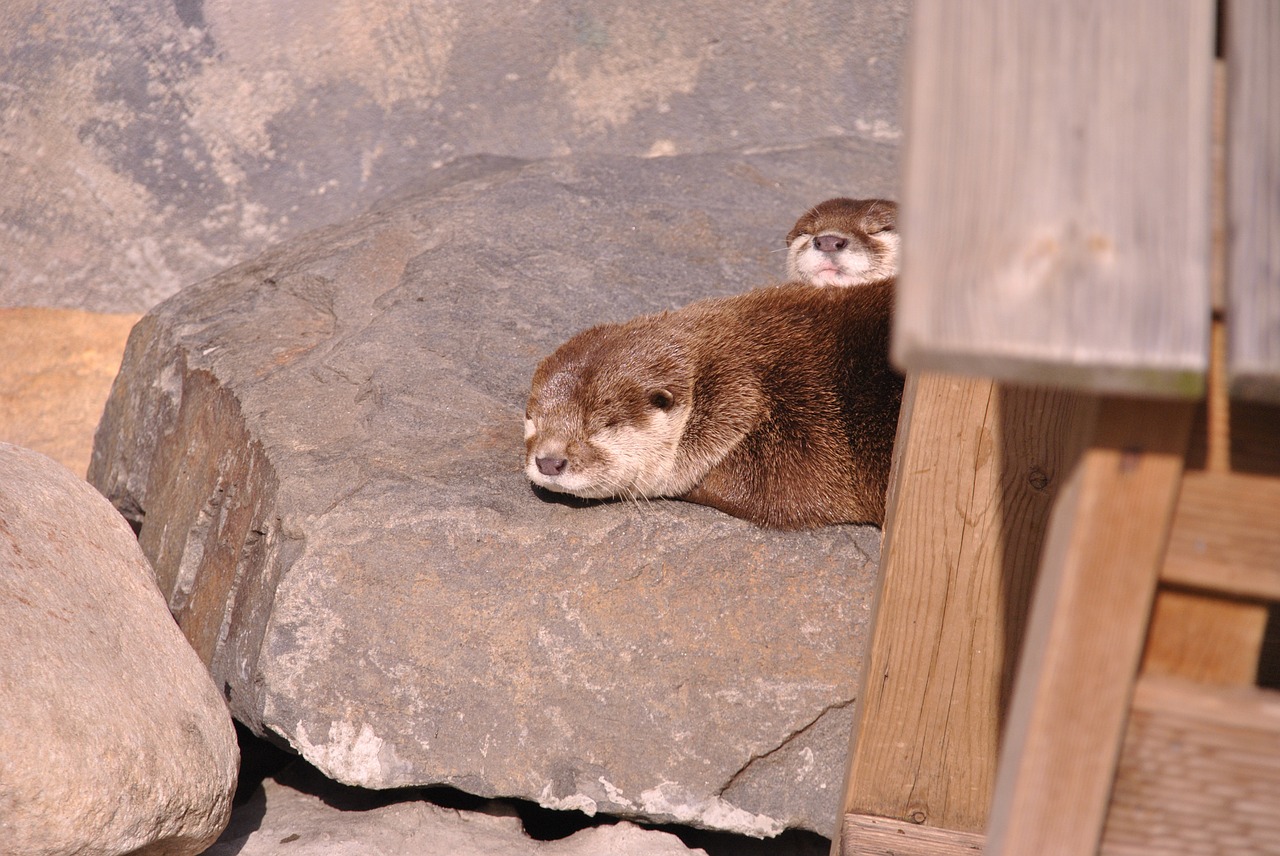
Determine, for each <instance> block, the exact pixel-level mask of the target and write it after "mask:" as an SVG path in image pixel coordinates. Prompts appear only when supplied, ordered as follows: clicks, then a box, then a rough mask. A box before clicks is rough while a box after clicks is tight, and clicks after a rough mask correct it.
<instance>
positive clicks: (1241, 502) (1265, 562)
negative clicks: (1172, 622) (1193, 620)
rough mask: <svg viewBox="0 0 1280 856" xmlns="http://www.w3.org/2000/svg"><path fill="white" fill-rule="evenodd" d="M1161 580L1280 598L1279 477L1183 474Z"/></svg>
mask: <svg viewBox="0 0 1280 856" xmlns="http://www.w3.org/2000/svg"><path fill="white" fill-rule="evenodd" d="M1160 577H1161V580H1163V581H1164V582H1167V583H1174V584H1177V585H1183V586H1188V587H1191V588H1199V589H1207V590H1209V591H1217V592H1224V593H1227V594H1233V595H1237V596H1241V597H1251V598H1257V599H1259V600H1280V479H1277V478H1275V477H1271V476H1255V475H1246V474H1240V473H1232V472H1203V471H1194V472H1187V473H1186V474H1185V475H1184V477H1183V480H1182V488H1181V491H1180V492H1179V495H1178V505H1177V508H1176V510H1175V511H1174V518H1173V529H1172V531H1171V533H1170V535H1169V548H1168V552H1167V553H1166V554H1165V562H1164V567H1163V569H1162V570H1161V574H1160Z"/></svg>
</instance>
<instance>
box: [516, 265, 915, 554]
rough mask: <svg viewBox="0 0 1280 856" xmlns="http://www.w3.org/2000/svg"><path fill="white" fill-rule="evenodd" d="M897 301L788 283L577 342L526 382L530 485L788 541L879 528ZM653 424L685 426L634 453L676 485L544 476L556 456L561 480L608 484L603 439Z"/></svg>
mask: <svg viewBox="0 0 1280 856" xmlns="http://www.w3.org/2000/svg"><path fill="white" fill-rule="evenodd" d="M892 297H893V283H892V281H883V282H879V283H874V284H870V285H866V286H862V287H859V288H834V289H831V288H813V287H811V286H808V285H803V284H798V283H792V284H788V285H781V286H774V287H769V288H762V289H757V290H755V291H751V292H747V293H745V294H741V295H736V296H733V297H725V298H717V299H712V300H704V301H700V302H698V303H694V304H691V305H690V306H687V307H685V308H683V309H680V310H677V311H674V312H666V313H662V314H659V315H649V316H643V317H640V318H636V319H633V320H632V321H629V322H627V323H625V324H605V325H601V326H598V327H593V328H591V329H589V330H586V331H584V332H582V333H579V334H578V335H577V336H575V337H573V338H572V339H570V340H569V341H568V342H566V343H565V344H564V345H563V346H561V347H560V349H559V350H557V351H556V352H555V353H553V354H552V355H551V356H549V357H547V358H546V359H545V360H543V362H542V364H541V365H539V366H538V369H537V371H536V372H535V374H534V378H533V389H532V394H531V395H530V398H529V410H528V416H529V417H530V421H529V423H528V429H527V430H528V431H529V432H530V436H528V439H527V442H526V461H527V470H528V472H530V473H531V476H530V477H531V479H533V480H534V481H536V482H540V483H543V484H544V486H547V487H550V488H551V489H553V490H566V492H570V493H577V494H578V495H591V496H601V495H622V496H633V497H635V496H677V497H679V498H683V499H686V500H689V501H692V502H698V503H702V504H704V505H710V506H713V507H715V508H719V509H721V510H722V511H726V512H728V513H729V514H732V515H735V516H737V517H742V518H744V519H746V520H750V521H752V522H754V523H757V524H759V525H762V526H770V527H776V528H782V529H803V528H809V527H814V526H822V525H826V524H831V523H876V524H879V523H882V522H883V520H884V503H885V490H886V487H887V484H888V473H889V459H890V456H891V453H892V450H893V439H894V433H895V426H896V423H897V415H898V408H899V405H900V402H901V397H902V378H901V377H900V376H899V375H898V374H897V373H895V372H894V371H893V370H892V369H891V368H890V366H889V364H888V358H887V354H888V343H889V321H890V311H891V304H892ZM610 425H612V426H613V427H612V428H608V427H607V426H610ZM661 425H672V426H674V425H679V426H680V430H679V431H678V432H677V433H675V434H673V436H672V437H671V441H672V442H671V447H670V448H668V447H667V446H662V445H661V444H658V445H657V446H653V447H652V448H650V447H648V446H645V443H644V442H641V443H639V445H640V446H641V447H644V448H645V449H646V451H644V452H643V456H647V457H648V458H655V457H656V458H662V456H669V457H668V458H662V461H661V462H662V463H663V464H664V465H665V464H667V463H669V464H670V468H669V469H670V472H669V474H668V475H669V477H667V476H664V477H663V478H661V479H653V480H651V481H647V482H646V481H645V480H643V479H641V480H639V481H637V482H635V483H628V484H623V485H620V486H611V485H605V486H604V487H603V488H602V490H604V491H606V492H605V493H599V492H591V490H590V489H588V490H576V489H575V490H569V489H566V488H564V487H562V486H556V485H555V484H549V483H548V482H555V481H556V480H557V479H559V478H562V476H559V475H557V476H555V477H546V478H544V477H542V476H540V475H539V474H538V472H537V463H536V462H537V460H538V459H539V458H542V459H544V460H545V459H547V458H549V457H551V456H554V459H555V460H556V461H557V462H558V461H561V460H563V461H564V462H565V470H564V472H565V473H566V474H567V473H569V472H571V471H573V470H574V469H575V468H578V470H579V472H584V473H588V474H589V475H588V476H586V478H590V479H594V478H595V474H597V473H598V474H599V475H600V479H601V480H605V479H604V474H606V473H607V472H608V471H609V469H610V466H611V462H610V461H609V460H607V459H608V458H609V457H610V456H611V455H613V454H615V453H616V452H617V450H615V451H614V452H609V451H607V450H605V451H603V452H602V450H601V444H599V443H597V442H596V438H599V437H601V436H605V435H606V434H607V433H608V432H609V431H633V432H634V433H631V434H626V435H625V436H626V437H635V438H638V439H639V440H640V441H647V440H649V439H652V435H654V434H660V433H661V430H660V429H659V428H657V427H655V426H661ZM603 445H607V444H603ZM629 448H630V446H629V445H628V446H624V448H623V450H622V451H623V453H627V449H629ZM646 463H650V464H652V463H655V461H653V460H646ZM563 477H564V478H567V477H568V476H567V475H566V476H563Z"/></svg>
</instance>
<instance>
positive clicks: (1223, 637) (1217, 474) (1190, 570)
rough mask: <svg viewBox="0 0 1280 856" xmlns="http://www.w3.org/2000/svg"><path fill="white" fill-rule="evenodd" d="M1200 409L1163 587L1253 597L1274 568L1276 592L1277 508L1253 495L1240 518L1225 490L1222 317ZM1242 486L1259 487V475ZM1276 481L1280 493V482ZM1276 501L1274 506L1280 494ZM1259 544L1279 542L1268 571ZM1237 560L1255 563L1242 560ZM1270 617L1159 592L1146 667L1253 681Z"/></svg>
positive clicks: (1229, 476)
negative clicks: (1221, 499)
mask: <svg viewBox="0 0 1280 856" xmlns="http://www.w3.org/2000/svg"><path fill="white" fill-rule="evenodd" d="M1215 255H1216V254H1215ZM1215 267H1216V265H1215ZM1202 410H1203V418H1202V419H1197V422H1196V427H1195V435H1194V436H1193V437H1192V440H1191V451H1189V452H1188V455H1187V457H1188V460H1189V461H1195V464H1194V466H1195V467H1197V469H1194V470H1188V471H1185V472H1184V473H1183V476H1182V487H1181V489H1180V491H1179V494H1178V504H1177V507H1176V510H1175V511H1174V515H1173V526H1172V528H1171V531H1170V535H1169V548H1168V551H1167V552H1166V554H1165V564H1164V567H1163V568H1162V570H1161V578H1162V580H1164V581H1165V582H1166V583H1167V582H1174V583H1182V584H1184V585H1186V584H1192V585H1196V586H1197V587H1199V588H1202V589H1203V588H1208V589H1210V590H1213V591H1219V592H1231V593H1241V592H1242V591H1246V592H1247V591H1254V592H1257V591H1259V588H1260V587H1259V586H1258V585H1257V584H1256V581H1254V580H1252V579H1251V577H1256V576H1259V575H1262V576H1263V577H1264V578H1265V575H1266V574H1267V573H1268V572H1270V573H1271V575H1272V576H1273V577H1274V578H1275V582H1276V585H1277V586H1280V527H1273V526H1271V525H1268V523H1269V520H1280V505H1274V507H1272V508H1271V509H1270V510H1271V515H1270V518H1269V520H1268V518H1267V517H1266V515H1265V511H1266V510H1267V509H1266V503H1260V504H1259V503H1257V501H1256V500H1257V498H1256V497H1254V498H1252V499H1251V501H1250V502H1249V504H1248V507H1247V508H1246V509H1245V510H1244V514H1243V515H1239V514H1234V513H1232V512H1231V509H1232V508H1234V505H1232V504H1231V502H1230V500H1231V497H1232V496H1233V495H1234V493H1235V491H1234V490H1233V489H1232V487H1231V486H1232V485H1238V484H1240V482H1241V477H1239V476H1236V475H1235V474H1233V473H1232V472H1231V466H1232V454H1231V452H1232V449H1231V445H1232V444H1231V427H1232V419H1231V408H1230V402H1229V401H1228V398H1227V373H1226V335H1225V330H1224V328H1223V324H1222V322H1221V321H1220V320H1218V321H1215V322H1214V324H1213V352H1212V358H1211V363H1210V366H1209V395H1208V397H1207V400H1206V401H1205V406H1204V407H1203V408H1202ZM1242 423H1243V421H1242ZM1238 427H1241V428H1243V427H1245V425H1244V424H1241V425H1240V426H1238ZM1277 430H1280V422H1278V423H1276V426H1273V438H1274V437H1277V435H1276V433H1275V432H1276V431H1277ZM1245 481H1247V482H1249V483H1251V484H1259V480H1258V479H1257V478H1256V477H1254V478H1251V479H1246V480H1245ZM1275 484H1276V486H1277V489H1278V490H1280V481H1277V482H1275ZM1215 486H1221V488H1225V493H1226V494H1227V496H1226V499H1227V502H1226V503H1225V504H1222V503H1220V502H1219V497H1220V496H1221V494H1223V493H1224V490H1222V489H1214V488H1215ZM1206 488H1208V489H1206ZM1242 493H1243V494H1248V493H1249V491H1247V490H1245V491H1243V492H1242ZM1276 498H1277V500H1280V495H1277V497H1276ZM1259 513H1262V517H1261V518H1260V517H1259ZM1258 524H1262V525H1258ZM1265 538H1270V539H1271V540H1272V541H1274V542H1275V548H1274V549H1275V551H1276V552H1275V555H1274V561H1272V562H1271V563H1270V564H1271V567H1269V566H1268V565H1267V563H1266V562H1265V561H1264V562H1263V563H1262V564H1261V565H1259V564H1258V561H1257V560H1258V559H1260V558H1262V557H1263V556H1265V553H1266V550H1265V549H1264V548H1263V546H1262V545H1260V544H1258V543H1257V542H1258V541H1259V540H1260V539H1265ZM1241 558H1246V559H1248V560H1251V562H1252V563H1250V562H1241V561H1240V559H1241ZM1250 571H1253V572H1254V573H1252V574H1251V573H1250ZM1251 583H1252V584H1251ZM1267 613H1268V608H1267V605H1266V604H1264V603H1259V602H1257V601H1242V600H1233V599H1228V598H1223V597H1210V596H1205V595H1203V594H1200V593H1192V592H1186V591H1180V590H1178V589H1176V588H1170V587H1168V586H1164V587H1162V588H1161V590H1160V591H1159V592H1158V593H1157V595H1156V603H1155V608H1154V610H1153V611H1152V615H1151V629H1150V632H1149V633H1148V635H1147V646H1146V652H1145V653H1144V655H1143V664H1142V668H1143V671H1144V672H1146V673H1149V674H1162V675H1176V676H1181V677H1184V678H1190V679H1193V680H1199V681H1204V682H1206V683H1212V684H1227V685H1230V684H1237V685H1244V684H1252V683H1254V681H1255V679H1256V676H1257V672H1258V659H1259V649H1260V648H1261V646H1262V639H1263V635H1264V633H1265V631H1266V626H1267Z"/></svg>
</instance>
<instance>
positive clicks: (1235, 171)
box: [1227, 0, 1280, 402]
mask: <svg viewBox="0 0 1280 856" xmlns="http://www.w3.org/2000/svg"><path fill="white" fill-rule="evenodd" d="M1227 27H1228V30H1227V75H1228V87H1229V91H1228V98H1227V110H1228V114H1227V115H1228V118H1227V123H1228V138H1227V151H1228V155H1227V163H1228V177H1227V181H1228V190H1227V194H1228V203H1227V204H1228V218H1229V222H1230V234H1231V236H1232V241H1231V249H1230V253H1229V260H1228V265H1229V273H1228V277H1229V282H1228V289H1229V303H1228V305H1229V306H1230V324H1231V353H1230V364H1229V371H1230V374H1231V386H1232V391H1233V392H1234V393H1235V394H1236V395H1240V396H1244V397H1248V398H1255V399H1259V400H1264V401H1273V402H1280V4H1278V3H1276V2H1274V0H1232V3H1231V5H1230V7H1229V13H1228V15H1227Z"/></svg>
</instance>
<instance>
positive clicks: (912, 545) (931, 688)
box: [835, 373, 1092, 856]
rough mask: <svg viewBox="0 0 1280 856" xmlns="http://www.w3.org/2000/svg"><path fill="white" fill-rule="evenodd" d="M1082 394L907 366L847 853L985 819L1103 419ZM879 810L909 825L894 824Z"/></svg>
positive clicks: (848, 798)
mask: <svg viewBox="0 0 1280 856" xmlns="http://www.w3.org/2000/svg"><path fill="white" fill-rule="evenodd" d="M1082 401H1083V402H1085V403H1086V404H1088V403H1091V402H1092V399H1090V398H1088V397H1085V396H1079V395H1074V394H1068V393H1063V392H1051V391H1048V390H1045V389H1036V388H1014V387H1003V386H1000V385H998V384H995V383H993V382H991V381H985V380H973V379H969V378H961V377H957V376H954V375H941V374H928V373H926V374H922V375H918V376H917V375H912V376H909V378H908V382H907V389H906V392H905V395H904V405H903V411H902V416H901V418H900V420H899V427H898V431H899V435H898V444H897V447H896V449H895V458H894V476H893V479H892V483H893V488H892V489H891V492H890V496H889V507H888V519H887V521H886V525H885V543H884V547H883V549H882V551H881V578H880V580H881V581H880V587H879V591H878V593H877V597H876V613H875V615H874V618H873V629H872V640H871V648H870V651H869V653H868V656H867V660H866V663H867V666H866V672H865V673H864V675H863V679H862V684H861V685H862V687H863V692H862V695H861V697H860V698H859V707H858V714H857V720H856V721H857V723H858V724H857V726H856V730H855V736H854V740H853V744H852V747H851V753H852V754H851V766H850V771H849V780H848V782H847V784H846V792H845V802H844V808H845V818H846V821H845V825H844V830H845V831H844V836H843V837H844V840H845V841H846V842H847V843H846V845H845V850H844V854H845V856H854V854H861V853H873V852H878V851H877V850H876V847H877V846H878V845H877V842H879V841H880V840H881V838H882V837H883V836H885V835H888V836H890V837H889V838H888V839H887V840H888V841H891V842H896V845H897V846H898V847H899V848H902V847H907V846H908V842H915V843H917V844H918V845H919V846H920V847H921V848H923V850H922V852H936V851H934V850H931V848H936V847H937V846H939V844H938V842H939V841H941V840H944V839H945V838H946V836H945V835H943V834H942V833H941V832H940V831H939V830H945V831H949V832H952V833H971V834H980V833H981V832H982V831H983V829H984V827H985V825H986V818H987V809H988V806H989V805H990V802H991V792H992V787H993V785H994V782H995V770H996V754H997V749H998V745H999V739H1000V723H1001V722H1002V720H1003V718H1004V714H1005V710H1006V708H1007V701H1008V696H1009V693H1010V691H1011V686H1012V679H1013V671H1014V668H1015V666H1016V658H1017V652H1018V650H1019V646H1020V644H1021V639H1022V633H1023V627H1024V624H1025V621H1026V612H1027V609H1028V605H1029V602H1030V591H1031V585H1032V581H1033V579H1034V575H1035V571H1036V567H1037V564H1038V561H1039V556H1040V549H1041V542H1042V540H1043V538H1044V533H1045V529H1046V526H1047V521H1048V515H1049V512H1050V509H1051V507H1052V501H1053V497H1054V495H1055V494H1056V493H1057V491H1058V487H1059V485H1060V483H1061V482H1062V481H1063V479H1064V478H1065V476H1066V473H1067V472H1068V471H1069V470H1070V469H1071V467H1072V465H1073V463H1074V460H1075V458H1076V456H1077V455H1078V454H1079V451H1080V449H1081V447H1082V445H1083V441H1084V437H1085V429H1086V428H1087V427H1088V426H1089V425H1091V416H1092V411H1091V410H1090V409H1089V408H1088V407H1083V408H1082V407H1081V406H1080V404H1081V402H1082ZM877 817H879V818H892V819H896V820H898V821H901V823H900V824H899V825H898V826H896V827H893V831H892V832H891V833H890V832H886V831H885V830H886V826H885V825H884V822H883V821H881V820H876V819H875V818H877ZM839 841H840V836H837V844H836V848H837V850H836V851H835V852H839V850H838V848H839V846H840V843H839ZM957 841H958V842H959V846H961V847H962V848H963V847H964V846H966V842H967V841H968V839H965V838H964V837H963V836H961V837H960V838H958V839H957ZM902 852H906V851H902Z"/></svg>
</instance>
